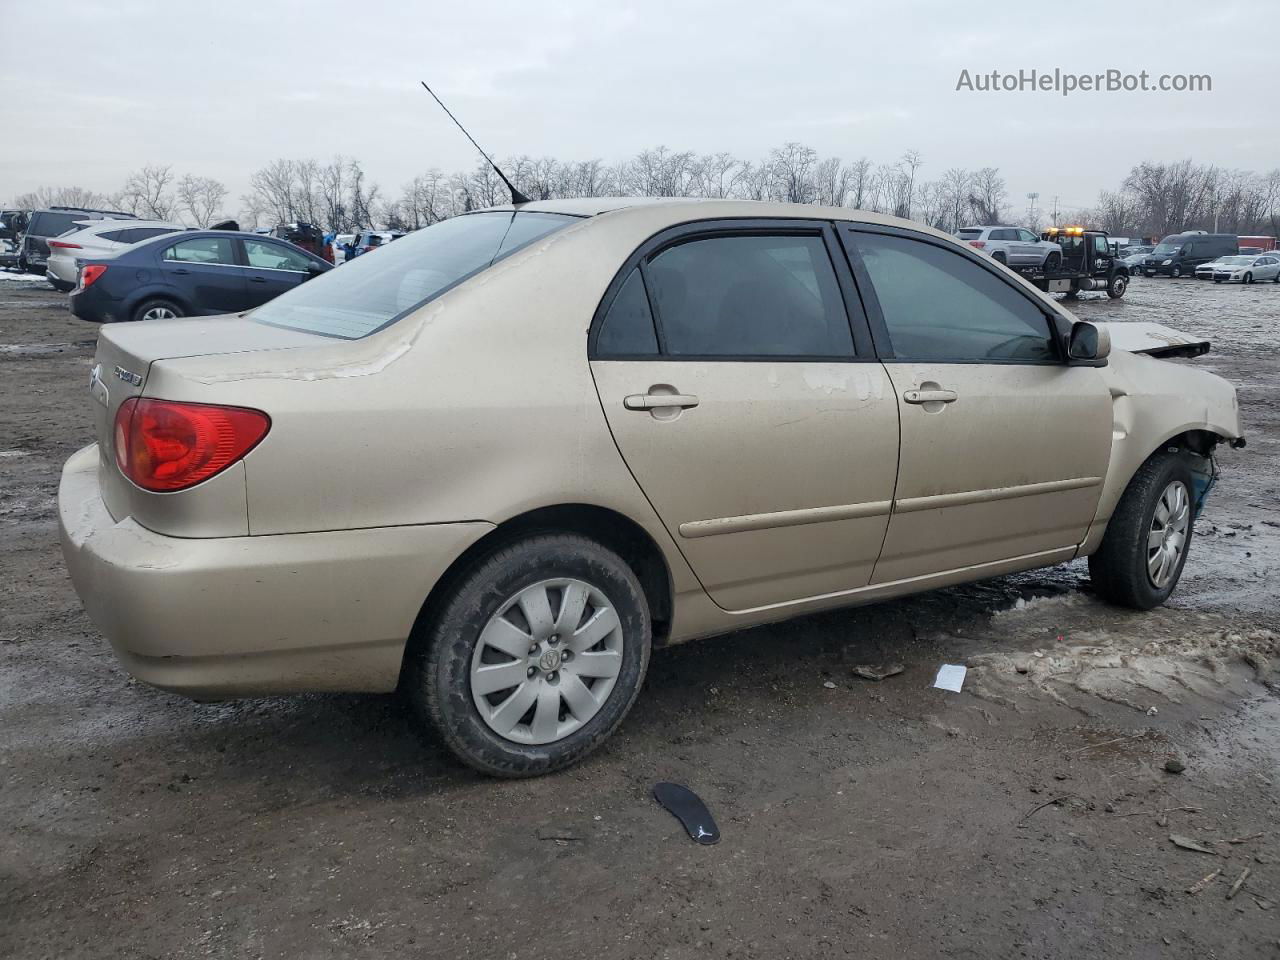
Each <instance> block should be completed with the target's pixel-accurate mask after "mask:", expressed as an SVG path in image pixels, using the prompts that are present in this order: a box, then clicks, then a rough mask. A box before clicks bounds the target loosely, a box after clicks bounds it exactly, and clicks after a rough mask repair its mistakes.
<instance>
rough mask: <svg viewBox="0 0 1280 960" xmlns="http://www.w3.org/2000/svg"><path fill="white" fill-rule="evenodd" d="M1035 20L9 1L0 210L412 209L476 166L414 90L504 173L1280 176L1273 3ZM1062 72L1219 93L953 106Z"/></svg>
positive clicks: (1038, 11) (1111, 181) (624, 8)
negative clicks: (304, 202) (436, 180)
mask: <svg viewBox="0 0 1280 960" xmlns="http://www.w3.org/2000/svg"><path fill="white" fill-rule="evenodd" d="M1018 6H1019V5H1018V4H982V5H978V4H972V3H954V2H902V0H894V2H892V3H885V2H876V3H861V2H853V0H844V2H830V3H818V2H802V0H786V2H769V3H764V2H755V0H731V2H716V3H693V2H687V3H660V2H652V0H650V2H645V3H628V2H610V0H557V2H546V3H535V2H523V3H508V2H484V0H469V2H466V3H460V2H452V3H428V2H410V0H401V2H396V3H382V2H376V0H345V2H342V3H331V2H327V0H326V2H316V0H311V2H288V0H254V2H242V0H225V2H222V3H216V4H190V3H172V2H164V3H145V2H130V0H112V2H110V3H107V2H102V0H98V2H85V3H82V2H78V0H59V2H58V3H57V4H55V5H54V6H52V7H50V6H48V5H47V4H40V3H33V2H30V0H0V11H2V16H0V24H3V32H4V36H5V38H6V40H7V41H8V42H6V43H5V44H4V45H3V54H2V56H3V58H4V59H3V65H2V68H0V72H2V74H3V76H2V82H3V87H2V88H0V89H3V92H4V95H3V97H0V131H2V133H0V137H2V138H3V141H4V149H3V150H2V151H0V199H9V198H12V197H13V196H15V195H17V194H19V193H21V192H23V191H26V190H30V189H34V188H36V187H39V186H42V185H50V186H63V185H79V186H83V187H87V188H90V189H94V190H99V191H103V192H113V191H115V190H117V189H119V187H120V186H121V184H122V182H123V180H124V178H125V177H126V176H127V174H128V173H129V171H130V170H132V169H135V168H137V167H140V166H141V165H143V164H144V163H163V164H171V165H172V166H173V168H174V171H175V173H178V174H181V173H194V174H199V175H205V176H213V177H217V178H219V179H221V180H222V181H223V182H225V183H226V184H227V185H228V187H229V188H230V190H231V192H232V197H233V198H237V197H239V195H240V194H241V193H243V192H244V190H245V189H246V186H247V181H248V177H249V175H250V173H252V172H253V171H254V170H255V169H257V168H258V167H260V166H262V165H263V164H265V163H266V162H268V161H270V160H272V159H274V158H277V157H293V158H304V157H315V158H318V159H326V158H329V157H331V156H333V155H334V154H338V153H341V154H346V155H353V156H356V157H359V158H360V159H361V160H362V161H363V163H364V165H365V169H366V171H367V172H368V173H369V175H370V176H371V178H372V179H373V180H374V181H375V182H377V183H379V184H380V185H381V186H382V188H383V190H384V192H386V193H389V194H392V195H396V194H398V193H399V191H400V187H401V186H402V185H403V184H404V183H405V182H406V181H407V180H409V179H410V178H411V177H412V176H413V175H414V174H415V173H417V172H419V171H421V170H425V169H428V168H430V167H440V168H442V169H444V170H446V171H448V170H453V169H457V168H460V167H468V166H470V165H471V164H472V162H473V161H474V159H475V156H474V153H473V151H472V149H471V147H470V145H469V144H467V143H466V141H465V140H463V139H462V137H461V135H460V134H458V133H457V132H456V131H455V130H454V129H453V128H452V127H451V126H450V125H449V124H448V121H447V119H446V118H445V117H444V116H443V114H441V113H440V111H439V109H438V108H437V107H436V106H435V104H434V103H433V102H431V100H430V99H429V98H428V97H427V95H426V93H425V92H424V91H423V90H422V89H421V88H420V87H419V86H418V80H419V79H420V78H422V79H426V80H427V82H428V83H431V84H432V86H433V87H435V88H436V89H437V91H438V92H439V93H440V94H441V95H442V96H443V97H444V99H445V101H446V102H447V103H449V104H450V106H451V107H452V108H453V110H454V112H455V113H456V114H458V115H459V116H460V117H461V118H462V119H463V122H464V123H466V124H468V126H469V127H470V128H471V130H472V133H473V134H474V135H475V136H476V138H477V139H478V140H479V141H480V142H481V143H482V144H483V145H485V146H486V148H487V149H489V150H490V152H492V153H494V154H496V155H498V156H504V155H508V154H515V153H527V154H530V155H533V156H540V155H548V154H549V155H553V156H556V157H559V158H562V159H587V158H592V157H596V158H600V159H603V160H606V161H612V160H618V159H621V158H624V157H627V156H629V155H631V154H634V153H636V152H637V151H639V150H641V149H643V148H645V147H650V146H655V145H658V144H666V145H667V146H669V147H671V148H673V149H689V150H695V151H698V152H713V151H719V150H728V151H731V152H733V153H735V154H737V155H740V156H742V157H744V158H750V159H754V158H758V157H760V156H762V155H763V154H765V153H766V152H767V151H768V149H769V148H770V147H773V146H776V145H779V144H781V143H783V142H785V141H788V140H798V141H801V142H804V143H807V144H809V145H811V146H813V147H814V148H815V149H817V150H818V151H819V153H821V154H822V155H823V156H828V155H831V154H835V155H838V156H841V157H843V158H846V159H852V158H856V157H859V156H864V155H865V156H868V157H870V158H871V159H873V160H875V161H885V160H892V159H894V158H896V157H898V156H900V155H901V154H902V153H903V151H905V150H908V149H915V150H918V151H919V152H920V153H921V155H922V156H923V159H924V167H923V168H922V170H921V174H920V175H921V176H922V177H924V178H926V179H933V178H936V177H938V176H940V175H941V174H942V173H943V171H944V170H945V169H946V168H947V167H951V166H964V167H981V166H987V165H995V166H999V167H1000V168H1001V170H1002V172H1003V173H1004V175H1005V177H1006V178H1007V180H1008V183H1009V193H1010V197H1011V199H1013V198H1017V199H1018V200H1019V202H1023V203H1024V202H1025V201H1022V200H1021V198H1022V197H1023V195H1024V194H1025V193H1026V192H1028V191H1031V190H1035V191H1038V192H1039V193H1040V195H1041V200H1040V204H1041V205H1044V204H1045V203H1046V202H1048V201H1049V200H1050V199H1051V198H1052V197H1053V196H1054V195H1057V196H1059V197H1060V198H1061V199H1060V202H1061V204H1062V206H1063V207H1064V208H1065V209H1068V210H1069V209H1071V208H1073V207H1077V206H1080V205H1085V204H1091V203H1092V202H1093V201H1094V199H1095V197H1096V195H1097V192H1098V190H1099V189H1100V188H1110V187H1114V186H1115V185H1117V183H1118V181H1119V180H1120V179H1121V178H1122V177H1123V175H1124V174H1125V173H1126V172H1127V171H1128V169H1129V168H1130V167H1131V166H1132V165H1133V164H1134V163H1136V162H1138V161H1141V160H1143V159H1160V160H1174V159H1180V158H1183V157H1193V158H1195V159H1196V160H1200V161H1209V162H1213V163H1217V164H1221V165H1224V166H1229V167H1239V168H1245V169H1254V170H1258V171H1264V170H1268V169H1273V168H1275V167H1277V166H1280V122H1277V117H1280V107H1278V106H1277V104H1280V87H1277V77H1278V76H1280V71H1278V70H1277V56H1276V53H1277V49H1278V46H1277V44H1278V42H1280V41H1277V33H1276V28H1275V23H1276V16H1275V14H1276V6H1275V4H1274V3H1270V2H1265V0H1252V2H1249V3H1243V2H1241V3H1236V2H1224V0H1214V2H1198V0H1197V2H1184V0H1165V2H1161V3H1158V4H1155V3H1142V2H1135V3H1127V4H1117V3H1106V2H1086V0H1076V2H1075V3H1073V4H1027V5H1024V6H1025V12H1019V10H1018V9H1017V8H1018ZM1055 9H1057V10H1061V11H1062V16H1061V18H1060V19H1059V20H1057V21H1049V20H1048V19H1047V12H1049V11H1053V10H1055ZM1055 67H1057V68H1061V69H1062V70H1064V71H1072V72H1077V73H1092V72H1094V71H1102V70H1106V69H1108V68H1115V69H1119V70H1121V71H1125V72H1133V73H1136V72H1138V71H1141V70H1148V71H1150V72H1151V73H1152V74H1153V76H1157V75H1159V74H1161V73H1184V74H1189V73H1197V74H1199V73H1207V74H1210V75H1212V78H1213V91H1212V92H1211V93H1128V94H1126V93H1076V94H1074V95H1073V96H1070V97H1067V98H1063V97H1062V96H1061V95H1059V94H1055V93H1030V92H1028V93H995V94H990V93H988V94H981V93H972V92H957V91H956V89H955V87H956V83H957V79H958V78H959V76H960V71H961V70H962V69H968V70H970V71H971V72H973V73H979V72H989V71H991V70H993V69H994V70H1000V71H1008V72H1016V71H1017V70H1019V69H1020V68H1026V69H1031V68H1038V69H1040V70H1048V71H1052V70H1053V69H1054V68H1055ZM1264 84H1265V87H1266V88H1265V89H1263V85H1264ZM228 206H229V207H230V206H238V205H237V204H235V203H234V202H231V201H229V203H228ZM232 212H234V211H232Z"/></svg>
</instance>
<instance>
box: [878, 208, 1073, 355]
mask: <svg viewBox="0 0 1280 960" xmlns="http://www.w3.org/2000/svg"><path fill="white" fill-rule="evenodd" d="M856 242H857V250H858V253H859V255H860V256H861V259H862V262H863V264H864V266H865V267H866V270H867V273H868V274H870V277H871V284H872V286H873V287H874V288H875V295H876V299H877V300H878V301H879V303H880V311H881V313H882V314H883V315H884V322H885V326H886V327H887V328H888V331H889V339H890V340H891V341H892V345H893V353H894V356H895V357H897V358H898V359H902V360H922V361H955V362H970V363H973V362H984V361H985V362H999V361H1005V362H1010V361H1012V362H1023V363H1028V362H1033V363H1034V362H1049V361H1053V360H1055V359H1056V354H1055V352H1054V349H1053V343H1052V341H1051V339H1050V335H1049V321H1048V319H1047V318H1046V317H1045V315H1044V313H1043V312H1041V311H1040V309H1039V308H1037V307H1036V305H1035V304H1034V303H1032V302H1031V301H1030V300H1028V299H1027V298H1026V297H1024V296H1022V295H1021V294H1020V293H1018V292H1017V291H1016V290H1014V289H1013V288H1011V287H1010V286H1009V285H1008V284H1006V283H1005V282H1004V281H1003V280H1001V279H1000V278H999V277H997V276H995V275H994V274H993V273H992V272H991V271H989V270H986V269H985V268H983V267H981V266H979V265H978V264H976V263H973V262H971V261H970V260H969V259H968V258H967V257H965V256H962V255H961V254H959V253H955V252H953V251H950V250H946V249H943V248H942V247H940V246H937V245H935V244H932V243H926V242H924V241H922V240H913V239H910V238H907V237H898V236H887V235H884V234H876V233H859V234H856Z"/></svg>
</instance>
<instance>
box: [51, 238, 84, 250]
mask: <svg viewBox="0 0 1280 960" xmlns="http://www.w3.org/2000/svg"><path fill="white" fill-rule="evenodd" d="M49 246H51V247H57V248H58V249H60V250H83V249H84V247H82V246H80V244H78V243H67V242H66V241H65V240H50V241H49Z"/></svg>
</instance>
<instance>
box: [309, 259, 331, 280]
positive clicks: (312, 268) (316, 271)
mask: <svg viewBox="0 0 1280 960" xmlns="http://www.w3.org/2000/svg"><path fill="white" fill-rule="evenodd" d="M326 272H327V271H326V270H325V268H324V267H322V266H320V264H318V263H311V262H308V263H307V279H308V280H312V279H314V278H316V277H318V276H320V274H322V273H326Z"/></svg>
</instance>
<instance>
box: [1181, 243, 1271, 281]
mask: <svg viewBox="0 0 1280 960" xmlns="http://www.w3.org/2000/svg"><path fill="white" fill-rule="evenodd" d="M1196 279H1197V280H1212V281H1213V282H1214V283H1223V282H1224V281H1237V282H1239V283H1257V282H1259V281H1262V280H1270V281H1272V282H1273V283H1280V254H1278V253H1275V252H1274V251H1272V252H1269V253H1262V254H1252V255H1248V256H1235V257H1221V258H1219V259H1217V260H1214V261H1213V262H1212V263H1205V264H1201V265H1200V266H1198V267H1196Z"/></svg>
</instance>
